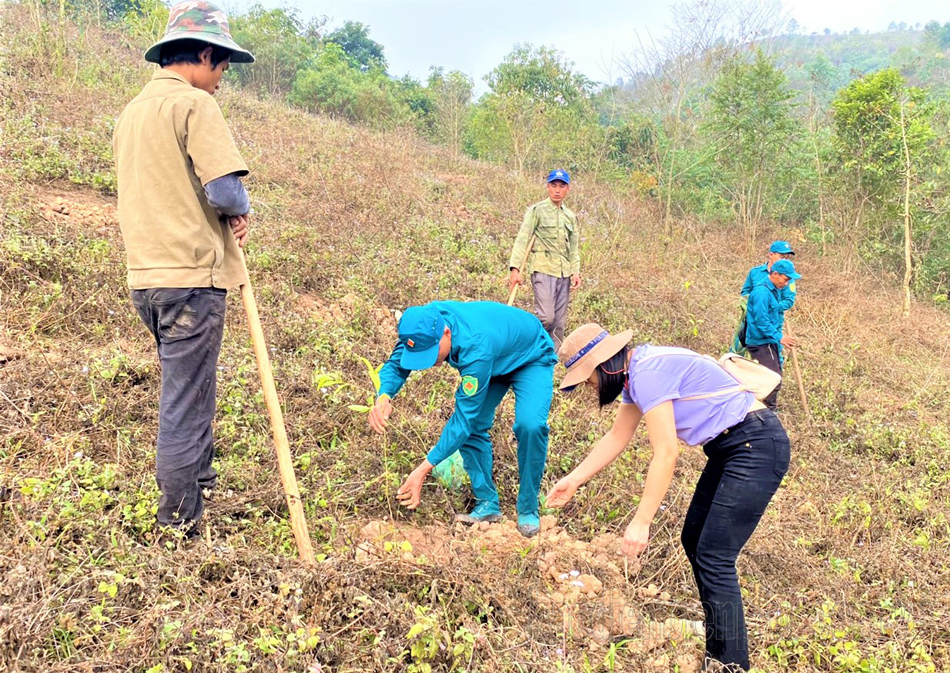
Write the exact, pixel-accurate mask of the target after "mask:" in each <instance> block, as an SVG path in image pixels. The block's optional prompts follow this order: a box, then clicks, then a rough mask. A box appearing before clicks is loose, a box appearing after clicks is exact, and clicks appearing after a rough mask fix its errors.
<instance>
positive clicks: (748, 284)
mask: <svg viewBox="0 0 950 673" xmlns="http://www.w3.org/2000/svg"><path fill="white" fill-rule="evenodd" d="M794 256H795V251H794V250H792V246H791V245H789V243H788V241H775V242H774V243H772V245H770V246H769V256H768V258H767V259H766V262H765V264H760V265H759V266H753V267H752V268H751V269H749V274H748V275H747V276H746V277H745V283H743V284H742V292H741V293H740V294H741V295H742V296H743V297H748V296H749V295H750V294H752V290H754V289H755V286H756V285H759V284H761V283H764V282H765V281H766V280H768V277H769V273H770V272H771V271H772V265H773V264H775V262H777V261H779V260H780V259H788V260H791V258H792V257H794ZM795 293H796V287H795V281H794V280H793V281H791V282H790V283H789V284H788V285H786V286H785V287H783V288H782V289H781V290H780V291H779V310H780V311H781V312H782V314H783V316H784V314H785V312H786V311H788V310H789V309H791V308H792V306H794V305H795Z"/></svg>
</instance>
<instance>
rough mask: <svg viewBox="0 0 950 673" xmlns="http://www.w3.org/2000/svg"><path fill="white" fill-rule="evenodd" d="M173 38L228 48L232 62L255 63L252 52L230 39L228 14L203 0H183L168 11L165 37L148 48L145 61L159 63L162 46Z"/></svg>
mask: <svg viewBox="0 0 950 673" xmlns="http://www.w3.org/2000/svg"><path fill="white" fill-rule="evenodd" d="M175 40H201V41H202V42H207V43H208V44H213V45H217V46H219V47H224V48H225V49H230V50H231V51H232V52H233V53H232V54H231V63H253V62H254V57H253V56H252V55H251V52H249V51H247V50H245V49H241V48H240V47H239V46H237V43H236V42H235V41H234V40H232V39H231V29H230V28H229V27H228V16H227V14H225V13H224V10H222V9H219V8H218V7H216V6H215V5H212V4H211V3H210V2H204V1H203V0H185V2H179V3H178V4H177V5H175V6H174V7H172V8H171V10H169V13H168V27H166V28H165V37H163V38H162V39H161V40H159V41H158V42H156V43H155V44H153V45H152V46H151V47H149V48H148V51H146V52H145V60H146V61H149V62H150V63H158V62H159V56H160V55H161V51H162V45H163V44H168V43H169V42H174V41H175Z"/></svg>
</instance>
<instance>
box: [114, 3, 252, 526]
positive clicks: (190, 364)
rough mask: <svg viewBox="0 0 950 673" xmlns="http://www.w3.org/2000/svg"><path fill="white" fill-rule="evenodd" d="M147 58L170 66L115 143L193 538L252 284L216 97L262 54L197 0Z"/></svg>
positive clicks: (139, 290) (232, 162)
mask: <svg viewBox="0 0 950 673" xmlns="http://www.w3.org/2000/svg"><path fill="white" fill-rule="evenodd" d="M145 58H146V60H148V61H151V62H155V63H159V64H160V65H161V69H159V70H157V71H156V72H155V73H154V74H153V76H152V79H151V81H150V82H149V83H148V84H146V85H145V87H144V88H143V89H142V92H141V93H140V94H139V95H138V96H136V97H135V99H134V100H133V101H132V102H131V103H129V104H128V106H127V107H126V108H125V110H124V111H123V112H122V114H121V115H120V116H119V118H118V120H117V121H116V126H115V133H114V135H113V140H112V142H113V150H114V154H115V162H116V177H117V180H118V192H119V227H120V228H121V230H122V238H123V240H124V242H125V248H126V257H127V262H128V284H129V287H130V288H131V290H132V303H133V304H134V305H135V309H136V311H137V312H138V314H139V317H141V319H142V320H143V322H145V325H146V327H147V328H148V330H149V332H151V334H152V336H153V337H154V339H155V343H156V346H157V348H158V359H159V362H160V363H161V375H162V389H161V396H160V399H159V408H158V440H157V445H158V446H157V454H156V460H155V479H156V481H157V482H158V487H159V490H160V491H161V497H160V499H159V505H158V515H157V519H158V524H159V526H160V529H161V530H166V529H176V530H178V531H180V532H181V533H183V534H184V535H186V536H188V537H192V536H195V535H197V534H198V529H197V523H198V521H199V520H200V519H201V515H202V512H203V510H204V500H203V499H204V497H205V496H206V494H208V493H210V490H211V489H213V488H214V486H215V484H216V481H217V472H216V471H215V469H214V467H212V459H213V458H214V445H213V438H212V434H211V422H212V420H213V418H214V411H215V396H216V383H217V379H216V373H217V363H218V354H219V353H220V351H221V340H222V335H223V328H224V311H225V297H226V294H227V289H228V288H232V287H236V286H238V285H241V284H242V283H244V282H245V281H246V279H247V275H246V272H245V270H244V265H243V262H242V260H241V252H240V250H239V247H243V245H244V243H245V241H246V240H247V235H248V219H247V218H248V213H249V212H250V202H249V199H248V195H247V192H246V191H245V189H244V186H243V184H242V183H241V177H243V176H245V175H247V173H248V170H247V166H246V165H245V164H244V161H243V160H242V159H241V155H240V154H239V153H238V150H237V147H236V146H235V144H234V139H233V138H232V137H231V132H230V131H229V130H228V126H227V123H226V122H225V120H224V116H223V115H222V114H221V109H220V108H219V107H218V105H217V103H216V102H215V101H214V98H213V95H214V93H215V92H216V91H217V90H218V86H219V84H220V82H221V77H222V76H223V75H224V72H225V71H226V70H227V69H228V67H229V66H230V63H231V61H235V62H241V63H250V62H253V60H254V57H253V56H251V54H250V53H248V52H247V51H245V50H243V49H241V48H240V47H238V46H237V45H236V44H235V43H234V42H233V41H232V40H231V35H230V31H229V29H228V22H227V17H226V16H225V14H224V12H222V11H221V10H220V9H218V8H217V7H215V6H214V5H211V4H209V3H207V2H196V1H194V0H189V1H188V2H184V3H181V4H178V5H175V6H174V7H172V9H171V14H170V17H169V21H168V29H167V31H166V34H165V37H164V38H162V39H161V40H160V41H159V42H158V43H157V44H155V45H154V46H152V47H151V48H150V49H149V50H148V51H147V52H146V54H145Z"/></svg>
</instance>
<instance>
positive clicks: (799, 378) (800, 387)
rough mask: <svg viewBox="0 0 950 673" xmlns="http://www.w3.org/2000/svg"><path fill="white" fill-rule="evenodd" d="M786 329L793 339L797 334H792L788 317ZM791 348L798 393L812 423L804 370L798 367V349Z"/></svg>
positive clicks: (806, 414)
mask: <svg viewBox="0 0 950 673" xmlns="http://www.w3.org/2000/svg"><path fill="white" fill-rule="evenodd" d="M785 331H786V332H788V336H790V337H792V338H793V339H794V338H795V335H794V334H792V326H791V324H790V323H789V322H788V318H786V319H785ZM789 350H790V351H792V367H793V368H794V369H795V379H796V380H797V381H798V394H799V395H800V396H801V398H802V406H803V407H804V408H805V416H806V417H807V418H808V422H809V423H811V422H812V418H811V409H809V408H808V398H807V397H805V385H804V384H803V383H802V370H801V369H799V368H798V349H797V348H795V347H794V346H792V347H791V348H789Z"/></svg>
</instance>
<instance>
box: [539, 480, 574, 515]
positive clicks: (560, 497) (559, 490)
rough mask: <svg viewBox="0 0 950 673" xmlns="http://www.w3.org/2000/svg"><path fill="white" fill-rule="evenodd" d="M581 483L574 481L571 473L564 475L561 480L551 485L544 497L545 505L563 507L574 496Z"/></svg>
mask: <svg viewBox="0 0 950 673" xmlns="http://www.w3.org/2000/svg"><path fill="white" fill-rule="evenodd" d="M578 486H579V484H576V483H574V480H573V479H571V477H570V475H568V476H566V477H563V478H562V479H561V480H560V481H559V482H557V483H556V484H554V486H552V487H551V490H550V491H548V494H547V495H546V496H545V498H544V506H545V507H563V506H564V505H566V504H567V503H568V501H569V500H570V499H571V498H573V497H574V493H576V492H577V487H578Z"/></svg>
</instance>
